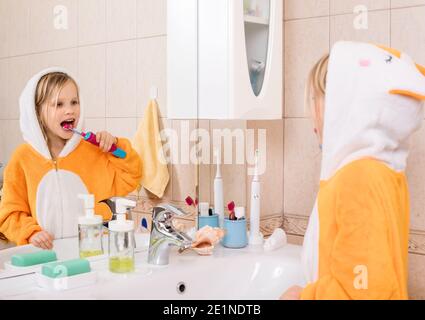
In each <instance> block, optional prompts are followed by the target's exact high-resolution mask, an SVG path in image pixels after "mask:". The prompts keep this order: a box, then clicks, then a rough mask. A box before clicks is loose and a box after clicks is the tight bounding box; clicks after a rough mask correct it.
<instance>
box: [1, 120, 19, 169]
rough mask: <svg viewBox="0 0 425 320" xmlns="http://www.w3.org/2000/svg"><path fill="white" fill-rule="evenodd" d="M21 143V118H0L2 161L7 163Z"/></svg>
mask: <svg viewBox="0 0 425 320" xmlns="http://www.w3.org/2000/svg"><path fill="white" fill-rule="evenodd" d="M21 143H23V138H22V134H21V129H20V127H19V120H0V162H1V163H3V164H7V163H8V162H9V161H10V157H11V156H12V154H13V152H14V151H15V149H16V148H17V147H18V146H19V145H20V144H21Z"/></svg>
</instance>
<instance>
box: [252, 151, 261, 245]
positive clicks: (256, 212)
mask: <svg viewBox="0 0 425 320" xmlns="http://www.w3.org/2000/svg"><path fill="white" fill-rule="evenodd" d="M258 161H259V151H258V150H256V151H255V169H254V177H253V179H252V184H251V213H250V231H249V235H250V236H249V244H251V245H260V244H263V235H262V234H261V232H260V210H261V204H260V201H261V196H260V179H259V177H258Z"/></svg>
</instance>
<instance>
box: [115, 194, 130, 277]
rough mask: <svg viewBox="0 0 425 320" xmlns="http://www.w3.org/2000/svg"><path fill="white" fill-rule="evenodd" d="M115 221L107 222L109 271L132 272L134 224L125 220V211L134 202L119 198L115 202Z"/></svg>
mask: <svg viewBox="0 0 425 320" xmlns="http://www.w3.org/2000/svg"><path fill="white" fill-rule="evenodd" d="M115 204H116V210H117V215H116V219H115V220H112V221H109V270H110V271H111V272H115V273H127V272H133V271H134V249H135V246H136V241H135V238H134V222H133V221H132V220H127V219H126V212H127V209H129V208H131V207H134V206H135V205H136V203H135V201H132V200H128V199H125V198H119V199H117V200H116V202H115Z"/></svg>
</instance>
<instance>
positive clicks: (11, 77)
mask: <svg viewBox="0 0 425 320" xmlns="http://www.w3.org/2000/svg"><path fill="white" fill-rule="evenodd" d="M0 69H1V71H0V72H1V73H2V75H1V76H0V77H1V84H2V85H0V101H1V102H0V106H1V107H0V119H19V96H20V95H21V93H22V90H23V89H24V87H25V84H26V83H27V81H28V80H29V79H30V76H31V74H30V58H29V57H28V56H22V57H16V58H9V59H4V60H1V62H0ZM3 81H5V82H3Z"/></svg>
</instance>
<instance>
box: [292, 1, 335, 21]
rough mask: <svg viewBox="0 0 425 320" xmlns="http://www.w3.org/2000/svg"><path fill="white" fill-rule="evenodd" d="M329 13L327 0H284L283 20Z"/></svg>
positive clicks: (320, 15)
mask: <svg viewBox="0 0 425 320" xmlns="http://www.w3.org/2000/svg"><path fill="white" fill-rule="evenodd" d="M327 15H329V0H303V1H300V0H285V20H290V19H302V18H311V17H322V16H327Z"/></svg>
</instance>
